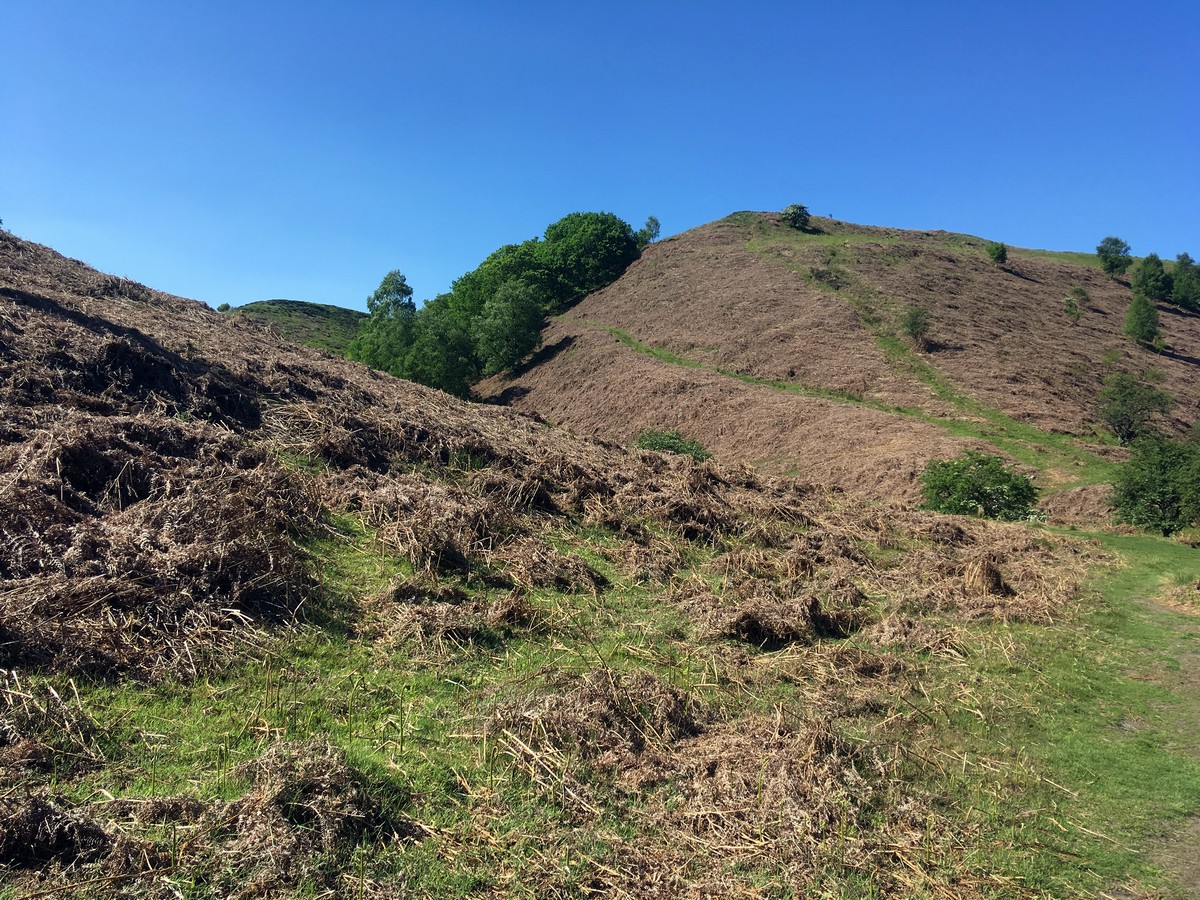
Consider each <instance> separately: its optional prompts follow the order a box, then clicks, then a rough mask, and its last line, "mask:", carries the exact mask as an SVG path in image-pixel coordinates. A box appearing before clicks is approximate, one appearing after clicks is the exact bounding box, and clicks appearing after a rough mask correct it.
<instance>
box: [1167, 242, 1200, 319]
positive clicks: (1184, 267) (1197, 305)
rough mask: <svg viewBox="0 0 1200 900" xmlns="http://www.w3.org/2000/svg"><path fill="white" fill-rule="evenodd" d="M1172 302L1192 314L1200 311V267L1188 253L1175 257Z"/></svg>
mask: <svg viewBox="0 0 1200 900" xmlns="http://www.w3.org/2000/svg"><path fill="white" fill-rule="evenodd" d="M1171 302H1172V303H1174V304H1175V305H1176V306H1181V307H1183V308H1184V309H1188V310H1191V311H1192V312H1196V311H1200V266H1197V265H1196V263H1195V261H1194V260H1193V259H1192V258H1191V257H1190V256H1188V254H1186V253H1180V254H1179V255H1178V256H1177V257H1175V271H1174V272H1172V273H1171Z"/></svg>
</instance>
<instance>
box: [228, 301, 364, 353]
mask: <svg viewBox="0 0 1200 900" xmlns="http://www.w3.org/2000/svg"><path fill="white" fill-rule="evenodd" d="M229 315H231V316H240V317H241V318H244V319H249V320H250V321H252V322H259V323H261V324H263V325H267V326H269V327H271V328H273V329H275V330H276V331H277V332H279V334H280V335H282V336H283V337H285V338H287V339H288V340H289V341H295V342H296V343H297V344H304V345H305V346H308V347H313V348H315V349H317V350H328V351H329V352H330V353H336V354H337V355H338V356H344V355H345V353H346V348H347V347H349V346H350V342H351V341H352V340H354V338H355V336H356V335H357V334H358V326H359V323H360V322H362V320H363V319H365V318H366V313H362V312H359V311H358V310H353V309H344V308H342V307H340V306H332V305H330V304H328V303H309V302H307V301H305V300H259V301H257V302H255V303H247V304H245V305H244V306H239V307H237V308H235V309H231V310H229Z"/></svg>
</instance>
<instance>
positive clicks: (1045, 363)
mask: <svg viewBox="0 0 1200 900" xmlns="http://www.w3.org/2000/svg"><path fill="white" fill-rule="evenodd" d="M813 223H814V226H815V229H814V230H813V231H811V232H800V231H797V230H795V229H792V228H788V227H786V226H783V225H781V224H780V223H779V221H778V218H777V217H776V216H775V215H773V214H766V213H738V214H735V215H733V216H730V217H728V218H726V219H723V220H721V221H719V222H715V223H712V224H711V225H706V226H703V227H701V228H698V229H694V230H692V231H689V232H687V233H685V234H682V235H680V236H678V237H676V238H671V239H668V240H665V241H661V242H659V243H657V244H654V245H652V246H651V247H649V248H648V249H647V250H646V252H645V253H644V254H643V256H642V258H641V259H640V260H639V261H638V262H637V263H635V264H634V265H633V266H632V267H630V269H629V270H628V271H627V272H626V273H625V275H624V276H623V277H622V278H620V279H619V280H618V281H616V282H615V283H614V284H612V285H610V286H609V287H608V288H606V289H604V290H602V291H599V292H597V293H596V294H593V295H592V296H590V297H588V298H586V299H585V300H583V301H582V302H581V303H579V304H578V305H577V306H576V307H574V308H573V309H572V310H570V311H569V312H568V313H566V314H564V315H563V316H561V317H559V318H558V319H557V320H555V321H554V322H553V323H552V324H551V325H550V327H549V328H548V329H547V331H546V333H545V344H546V347H545V349H544V350H543V351H542V352H541V354H540V356H539V357H538V358H537V359H536V360H535V364H533V365H530V366H526V367H525V368H524V369H522V370H521V371H519V372H517V373H513V374H511V375H510V376H507V377H504V378H497V379H493V380H492V381H490V382H488V383H486V384H485V385H483V387H482V392H483V393H484V394H485V395H486V396H489V397H491V398H499V399H501V400H503V401H505V402H509V403H511V404H512V405H513V406H514V408H516V409H520V410H525V411H528V412H532V413H537V414H539V415H543V416H545V417H546V418H548V419H550V420H552V421H554V422H558V423H560V424H562V425H565V426H568V427H570V428H572V429H573V430H575V431H577V432H579V433H582V434H593V435H598V436H604V437H607V438H611V439H614V440H618V441H621V442H623V443H626V442H630V441H632V440H633V439H634V438H635V437H636V436H637V435H638V434H639V433H640V432H641V431H642V430H644V429H647V428H664V427H665V428H673V429H680V430H682V431H684V432H685V433H687V434H688V435H689V436H690V437H693V438H695V439H697V440H699V441H700V442H701V443H702V444H704V445H705V446H707V447H709V448H710V449H712V450H713V451H714V452H715V453H716V454H717V456H718V457H719V458H722V459H724V460H726V461H731V462H750V463H753V464H755V465H756V466H758V467H760V468H764V469H766V470H771V471H780V472H788V473H799V474H800V475H802V476H804V477H807V478H812V479H814V480H819V481H821V482H823V483H829V484H836V485H839V486H841V487H844V488H846V489H849V490H851V491H854V492H856V493H858V494H862V495H868V496H877V497H878V496H897V497H912V496H913V495H914V491H915V475H916V473H917V472H918V471H919V470H920V468H921V467H922V466H923V465H924V463H925V462H926V461H928V460H929V459H931V458H939V457H945V456H950V455H954V453H955V452H957V451H958V450H959V449H960V448H963V447H968V446H970V447H979V448H990V449H993V450H998V451H1000V452H1002V453H1005V454H1006V455H1008V456H1010V457H1012V458H1014V459H1016V460H1017V461H1019V462H1021V463H1023V464H1026V465H1029V466H1031V467H1033V468H1036V469H1037V470H1039V471H1040V472H1041V486H1042V487H1043V489H1045V490H1048V491H1050V492H1052V493H1053V492H1061V491H1064V490H1067V489H1073V488H1081V487H1082V488H1087V487H1088V486H1090V485H1094V484H1097V483H1100V482H1104V481H1106V480H1107V479H1108V478H1109V477H1110V474H1111V461H1112V460H1113V459H1115V458H1119V456H1120V453H1119V451H1117V450H1115V449H1114V448H1113V447H1112V446H1111V439H1110V438H1108V437H1106V436H1105V435H1104V433H1103V432H1102V429H1100V427H1099V424H1098V422H1097V418H1096V406H1097V398H1098V395H1099V392H1100V390H1101V388H1102V383H1103V378H1104V377H1105V376H1106V375H1107V374H1110V373H1113V372H1117V371H1128V372H1132V373H1135V374H1139V375H1145V376H1148V377H1150V378H1153V379H1155V380H1158V381H1159V382H1160V383H1161V386H1162V387H1163V388H1164V389H1165V390H1167V391H1168V392H1170V393H1171V394H1172V395H1173V396H1174V397H1175V398H1176V402H1175V404H1174V407H1173V409H1172V411H1171V413H1170V414H1169V415H1168V417H1167V418H1166V420H1165V421H1164V422H1163V423H1162V424H1163V426H1164V427H1166V428H1167V429H1169V430H1174V431H1175V432H1177V433H1181V432H1183V431H1184V430H1185V429H1186V428H1187V427H1188V426H1189V425H1190V424H1191V421H1192V420H1193V419H1194V418H1195V416H1196V410H1195V408H1194V406H1193V405H1192V404H1191V398H1194V397H1195V396H1196V395H1197V393H1198V392H1200V317H1197V316H1195V315H1189V314H1185V313H1182V312H1180V311H1178V310H1175V309H1171V308H1165V307H1164V309H1163V311H1162V327H1163V332H1164V335H1165V339H1166V347H1165V348H1164V350H1163V352H1161V353H1152V352H1150V351H1147V350H1144V349H1142V348H1139V347H1137V346H1136V345H1134V344H1133V343H1132V342H1131V341H1129V340H1128V339H1127V338H1125V337H1124V336H1123V334H1122V330H1123V326H1124V317H1125V311H1126V308H1127V306H1128V303H1129V300H1130V296H1131V292H1130V288H1129V285H1128V283H1127V282H1125V281H1119V280H1113V279H1110V278H1109V277H1107V276H1106V275H1104V274H1103V272H1101V271H1100V269H1099V268H1098V267H1097V266H1095V265H1092V264H1090V263H1091V260H1090V259H1088V258H1086V257H1084V258H1083V259H1082V260H1081V259H1079V258H1078V257H1081V256H1082V255H1080V254H1053V253H1045V252H1041V251H1025V250H1020V249H1016V248H1013V249H1012V250H1011V251H1010V253H1009V257H1008V261H1007V263H1006V265H1004V266H996V265H994V264H993V263H992V262H991V260H990V259H989V258H988V255H987V252H986V247H987V244H988V243H989V242H988V241H986V240H984V239H981V238H974V237H970V236H967V235H958V234H950V233H947V232H914V231H902V230H899V229H890V228H874V227H867V226H859V225H852V224H848V223H843V222H837V221H833V220H829V219H822V218H814V219H813ZM1073 287H1080V288H1082V289H1083V290H1085V291H1086V292H1087V295H1088V300H1087V302H1086V304H1085V309H1084V311H1083V317H1082V319H1081V321H1079V323H1078V324H1074V323H1072V321H1071V319H1070V318H1069V317H1068V315H1067V313H1066V311H1065V304H1064V298H1065V297H1066V295H1067V294H1068V292H1069V291H1070V290H1071V289H1072V288H1073ZM911 307H924V308H926V309H927V310H928V311H929V315H930V320H931V323H932V327H931V332H930V340H929V344H928V346H927V347H926V348H923V349H919V350H918V349H916V348H915V347H914V346H913V344H912V342H911V341H909V340H908V339H907V338H906V337H905V336H904V334H903V328H902V321H903V317H904V315H905V312H906V311H907V310H908V309H909V308H911ZM601 398H602V399H601ZM1083 493H1084V494H1086V493H1088V492H1087V491H1084V492H1083ZM1093 493H1094V491H1093ZM1064 502H1067V501H1064ZM1070 502H1074V501H1070ZM1085 505H1087V504H1085ZM1092 505H1094V504H1092Z"/></svg>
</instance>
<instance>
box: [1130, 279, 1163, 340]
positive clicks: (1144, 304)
mask: <svg viewBox="0 0 1200 900" xmlns="http://www.w3.org/2000/svg"><path fill="white" fill-rule="evenodd" d="M1125 333H1126V334H1127V335H1129V337H1131V338H1133V339H1134V340H1135V341H1137V342H1138V343H1140V344H1146V345H1151V344H1153V343H1154V339H1155V338H1157V337H1158V307H1156V306H1155V305H1154V301H1153V300H1151V299H1150V298H1149V297H1147V296H1146V295H1145V294H1143V293H1142V292H1141V291H1134V292H1133V300H1131V301H1130V303H1129V312H1127V313H1126V314H1125Z"/></svg>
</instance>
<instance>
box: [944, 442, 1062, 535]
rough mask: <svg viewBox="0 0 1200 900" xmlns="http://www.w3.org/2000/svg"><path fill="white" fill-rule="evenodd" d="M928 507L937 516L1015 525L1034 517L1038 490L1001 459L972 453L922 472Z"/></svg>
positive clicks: (1026, 477)
mask: <svg viewBox="0 0 1200 900" xmlns="http://www.w3.org/2000/svg"><path fill="white" fill-rule="evenodd" d="M921 484H922V488H923V491H924V494H925V506H926V507H927V508H928V509H932V510H936V511H937V512H943V513H951V514H953V515H962V516H983V517H984V518H988V519H1000V520H1002V521H1006V522H1015V521H1018V520H1020V519H1028V518H1029V517H1030V516H1031V515H1033V505H1034V503H1035V502H1037V494H1038V492H1037V488H1036V487H1035V486H1034V484H1033V482H1032V481H1030V479H1029V478H1028V476H1026V475H1022V474H1021V473H1020V472H1016V471H1014V470H1012V469H1009V468H1008V467H1006V466H1005V465H1004V460H1002V459H1000V457H998V456H991V455H989V454H987V453H980V452H978V451H977V450H968V451H966V452H965V453H964V454H963V455H962V456H960V457H958V458H957V459H952V460H939V459H935V460H932V461H931V462H930V463H929V464H928V465H926V466H925V468H924V470H923V471H922V472H921Z"/></svg>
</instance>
